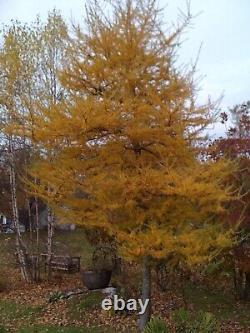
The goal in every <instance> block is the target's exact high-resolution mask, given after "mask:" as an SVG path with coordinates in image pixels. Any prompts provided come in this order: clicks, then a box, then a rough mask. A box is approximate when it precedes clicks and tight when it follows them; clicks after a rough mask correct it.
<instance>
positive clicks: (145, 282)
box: [139, 257, 151, 332]
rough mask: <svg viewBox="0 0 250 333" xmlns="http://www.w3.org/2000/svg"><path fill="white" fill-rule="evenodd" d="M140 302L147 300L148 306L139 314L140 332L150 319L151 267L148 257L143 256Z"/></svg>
mask: <svg viewBox="0 0 250 333" xmlns="http://www.w3.org/2000/svg"><path fill="white" fill-rule="evenodd" d="M141 299H142V302H143V303H144V304H145V302H146V301H147V300H149V302H148V306H147V308H146V311H145V312H144V313H143V314H142V315H140V319H139V328H140V331H141V332H142V331H143V330H144V328H145V327H146V325H147V323H148V322H149V320H150V316H151V267H150V262H149V258H148V257H144V259H143V265H142V297H141Z"/></svg>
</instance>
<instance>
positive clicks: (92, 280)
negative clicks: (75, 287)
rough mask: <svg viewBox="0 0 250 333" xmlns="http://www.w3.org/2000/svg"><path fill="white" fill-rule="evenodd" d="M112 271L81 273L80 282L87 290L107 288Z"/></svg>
mask: <svg viewBox="0 0 250 333" xmlns="http://www.w3.org/2000/svg"><path fill="white" fill-rule="evenodd" d="M111 275H112V271H106V270H102V271H82V273H81V276H82V282H83V284H84V285H85V287H87V288H88V289H89V290H94V289H104V288H107V287H108V285H109V282H110V279H111Z"/></svg>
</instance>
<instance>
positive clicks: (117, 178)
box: [27, 0, 231, 329]
mask: <svg viewBox="0 0 250 333" xmlns="http://www.w3.org/2000/svg"><path fill="white" fill-rule="evenodd" d="M190 19H191V15H190V14H189V13H187V15H182V16H181V18H180V22H179V24H178V25H177V26H175V27H174V28H172V29H170V30H167V31H165V30H164V25H163V24H162V22H161V15H160V11H158V9H157V6H156V2H155V1H154V0H137V1H136V0H124V1H119V2H117V1H109V5H108V7H107V8H106V9H105V10H102V6H101V5H98V3H97V2H96V1H95V2H94V3H93V4H92V3H90V4H89V5H88V6H87V12H86V26H85V27H84V28H83V29H80V28H76V34H75V36H74V37H73V38H72V40H71V45H70V47H69V49H68V59H69V61H67V62H66V61H65V63H64V69H63V71H62V72H60V80H61V83H62V85H63V86H64V88H65V89H67V91H68V94H67V98H66V99H64V100H62V101H61V102H58V103H51V104H50V105H49V107H40V108H39V109H38V110H37V113H36V114H35V115H34V118H33V127H32V129H33V139H35V140H36V142H39V143H40V145H41V146H42V147H44V154H43V155H42V156H41V159H40V160H39V161H38V162H37V163H35V164H34V165H33V167H32V168H31V170H30V173H31V174H32V175H34V176H35V177H36V178H38V179H39V180H40V182H39V187H37V186H35V185H32V184H30V186H31V190H32V189H34V190H36V191H38V192H39V195H40V197H41V198H43V199H44V200H46V201H47V202H48V203H49V205H50V206H51V207H52V208H53V210H54V211H55V212H56V213H57V215H58V216H60V215H63V216H64V217H65V218H68V219H71V220H72V221H73V222H74V223H78V224H79V225H84V226H88V227H102V228H105V229H106V230H107V231H108V232H110V233H111V234H113V235H115V237H116V240H117V242H118V244H119V250H120V252H121V254H122V255H123V257H127V258H130V259H132V260H135V261H137V262H139V263H142V267H143V284H142V298H143V300H144V301H145V299H147V298H148V299H150V267H151V263H152V262H153V261H154V260H156V259H159V258H164V257H166V256H167V255H169V254H174V255H175V256H176V257H178V258H182V260H183V261H185V262H186V263H187V264H188V265H195V264H199V263H201V262H204V261H209V260H210V259H211V258H212V257H213V256H214V255H216V254H217V253H218V251H220V249H222V248H224V247H226V246H229V245H230V243H231V231H230V230H225V229H224V224H223V218H222V215H223V212H224V204H225V203H226V202H227V201H228V200H230V198H231V193H230V191H229V189H225V188H223V179H224V177H226V176H227V175H228V173H229V172H230V170H229V165H228V163H227V162H225V161H222V160H221V161H219V162H206V161H203V162H202V161H201V160H200V159H199V149H198V146H199V145H198V144H199V140H202V133H203V130H204V128H205V127H206V126H207V125H208V124H210V123H211V122H212V121H213V119H212V107H213V106H212V105H210V104H208V105H202V106H198V105H197V104H196V89H195V85H194V76H193V75H194V72H193V68H192V69H191V70H190V71H187V70H180V69H178V66H177V65H176V54H177V51H178V48H179V42H180V37H181V35H182V32H183V31H184V29H185V28H186V27H187V26H188V24H189V22H190ZM34 124H35V125H34ZM27 127H28V128H29V119H27ZM27 131H28V130H27ZM30 137H32V135H31V133H30ZM51 150H53V151H54V155H53V159H51V158H49V156H50V155H49V154H47V153H46V152H49V151H51ZM48 184H49V186H50V189H51V191H50V192H49V194H48V191H47V188H48ZM149 317H150V306H148V307H147V311H146V312H145V314H144V315H143V316H142V318H141V321H140V328H141V329H143V328H144V327H145V325H146V323H147V321H148V320H149Z"/></svg>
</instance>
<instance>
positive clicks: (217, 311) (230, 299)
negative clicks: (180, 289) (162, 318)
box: [185, 283, 250, 328]
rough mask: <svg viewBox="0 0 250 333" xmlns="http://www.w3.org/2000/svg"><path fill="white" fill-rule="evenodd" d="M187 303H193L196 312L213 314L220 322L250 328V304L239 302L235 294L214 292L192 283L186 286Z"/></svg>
mask: <svg viewBox="0 0 250 333" xmlns="http://www.w3.org/2000/svg"><path fill="white" fill-rule="evenodd" d="M185 298H186V302H187V303H189V304H190V303H192V304H193V306H194V309H195V310H197V311H198V310H203V311H207V312H211V313H213V314H214V315H215V316H216V318H217V319H218V320H221V321H222V320H223V321H229V320H230V321H232V320H233V321H237V322H239V323H240V324H241V325H242V326H245V327H248V328H249V327H250V303H244V302H240V303H239V302H237V301H236V299H235V297H234V295H233V293H231V294H229V293H228V292H227V293H223V292H220V291H218V290H216V291H212V290H208V289H206V288H204V287H199V286H197V285H194V284H192V283H187V284H186V286H185Z"/></svg>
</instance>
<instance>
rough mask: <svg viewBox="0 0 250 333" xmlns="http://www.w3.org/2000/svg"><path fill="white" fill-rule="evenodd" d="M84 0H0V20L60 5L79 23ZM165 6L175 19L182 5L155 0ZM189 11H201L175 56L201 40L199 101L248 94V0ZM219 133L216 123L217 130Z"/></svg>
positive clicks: (196, 4) (195, 4)
mask: <svg viewBox="0 0 250 333" xmlns="http://www.w3.org/2000/svg"><path fill="white" fill-rule="evenodd" d="M84 3H85V1H84V0H40V1H39V0H0V24H1V23H5V24H8V23H9V22H10V20H11V19H19V20H21V21H24V22H25V21H27V22H29V21H32V20H34V19H35V17H36V15H37V14H39V15H40V16H41V17H42V18H45V17H46V14H47V12H48V11H49V10H52V9H53V8H55V7H56V8H57V9H59V10H61V12H62V14H63V16H64V17H65V18H69V19H70V18H73V19H74V20H75V21H77V22H79V21H80V20H81V18H82V15H83V13H84ZM160 4H161V5H163V6H166V5H167V7H166V10H165V12H164V13H165V18H166V21H170V22H175V21H176V17H177V8H182V9H185V4H186V1H185V0H169V1H167V0H160ZM191 11H192V13H193V14H196V13H198V12H202V13H201V14H200V15H199V16H198V17H197V18H196V19H195V20H194V25H193V27H192V29H189V33H188V34H187V35H186V36H185V38H187V40H186V42H185V43H184V45H183V48H182V53H181V60H182V62H188V61H190V60H191V59H193V60H194V59H195V58H196V55H197V52H198V49H199V46H200V44H201V43H203V45H202V50H201V54H200V58H199V63H198V70H199V74H200V75H202V76H203V75H205V77H204V79H203V81H202V84H201V86H202V91H201V92H200V100H201V101H205V99H206V97H207V96H208V95H210V96H211V97H212V99H216V98H218V97H219V96H220V95H221V94H223V95H224V98H223V100H222V103H221V107H222V109H224V110H226V109H227V108H228V107H232V106H233V105H234V104H237V103H241V102H243V101H246V100H248V99H250V0H191ZM222 132H223V128H222V127H221V126H216V133H217V135H219V134H221V133H222Z"/></svg>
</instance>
